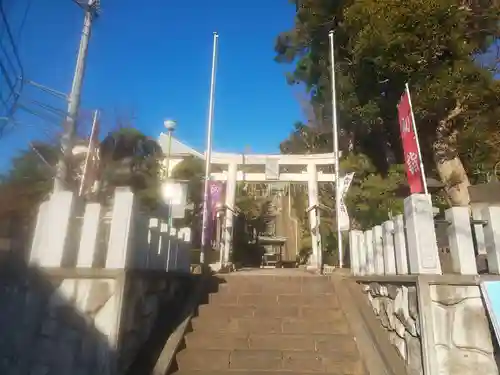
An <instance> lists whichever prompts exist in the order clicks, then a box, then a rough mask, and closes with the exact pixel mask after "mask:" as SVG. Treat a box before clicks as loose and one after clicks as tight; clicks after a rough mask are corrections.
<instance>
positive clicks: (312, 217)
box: [307, 164, 321, 268]
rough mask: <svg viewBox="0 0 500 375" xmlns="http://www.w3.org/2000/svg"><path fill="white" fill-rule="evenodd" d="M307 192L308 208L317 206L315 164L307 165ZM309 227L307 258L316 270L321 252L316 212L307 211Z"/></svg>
mask: <svg viewBox="0 0 500 375" xmlns="http://www.w3.org/2000/svg"><path fill="white" fill-rule="evenodd" d="M307 176H308V180H307V181H308V183H307V192H308V195H309V207H312V206H315V205H317V204H318V174H317V169H316V164H308V165H307ZM309 225H310V230H311V241H312V254H311V256H310V257H309V266H310V267H314V268H316V267H317V265H318V260H319V252H320V251H321V245H320V243H321V237H320V234H319V230H317V226H318V225H319V223H318V215H317V213H316V210H315V209H314V210H311V211H309Z"/></svg>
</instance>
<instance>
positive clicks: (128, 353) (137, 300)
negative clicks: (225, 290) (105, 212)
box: [0, 263, 193, 375]
mask: <svg viewBox="0 0 500 375" xmlns="http://www.w3.org/2000/svg"><path fill="white" fill-rule="evenodd" d="M192 285H193V283H192V279H191V278H190V277H189V276H188V275H186V274H184V275H176V274H173V273H167V272H154V271H141V272H124V271H123V270H116V271H112V270H105V269H100V270H99V269H97V270H96V269H94V270H92V269H88V270H77V269H69V270H64V269H54V270H50V271H46V272H42V271H40V270H39V269H36V268H32V267H29V268H28V267H25V266H22V265H18V264H16V266H12V265H10V266H7V267H2V264H1V263H0V332H1V335H0V374H2V375H14V374H15V375H44V374H72V375H73V374H74V375H116V374H122V373H124V371H125V370H126V369H127V368H128V367H129V366H130V364H131V363H132V362H133V361H134V359H135V358H136V356H137V354H138V353H139V350H140V349H141V346H142V345H143V344H144V343H145V342H146V340H147V339H148V337H149V336H150V335H151V333H152V330H153V327H154V325H155V323H156V322H157V318H158V315H159V313H161V314H162V317H163V316H164V314H165V309H168V311H169V312H170V314H168V315H172V314H171V313H172V312H174V315H175V311H178V310H180V307H181V306H182V304H183V303H184V300H185V296H187V295H188V294H189V291H190V288H191V287H192ZM162 309H163V310H162ZM174 310H175V311H174Z"/></svg>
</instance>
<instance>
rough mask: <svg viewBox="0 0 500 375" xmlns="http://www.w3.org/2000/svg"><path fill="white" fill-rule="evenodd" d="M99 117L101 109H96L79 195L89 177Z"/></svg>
mask: <svg viewBox="0 0 500 375" xmlns="http://www.w3.org/2000/svg"><path fill="white" fill-rule="evenodd" d="M98 119H99V111H98V110H95V111H94V117H93V119H92V130H91V131H90V139H89V146H88V148H87V154H86V155H85V164H84V165H83V174H82V181H80V189H79V191H78V196H81V195H82V193H83V187H84V185H85V178H86V177H87V166H88V164H89V159H90V153H91V147H92V142H93V141H94V136H95V128H96V124H97V121H98Z"/></svg>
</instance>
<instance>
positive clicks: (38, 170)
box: [0, 142, 59, 220]
mask: <svg viewBox="0 0 500 375" xmlns="http://www.w3.org/2000/svg"><path fill="white" fill-rule="evenodd" d="M58 154H59V153H58V148H57V147H56V146H54V145H50V144H46V143H41V142H35V143H33V145H32V147H30V148H29V149H27V150H23V151H21V152H20V153H19V154H18V155H17V156H15V157H14V158H13V159H12V162H11V168H10V170H9V171H8V172H7V173H6V174H5V175H4V176H3V178H2V181H1V183H0V202H1V203H0V207H1V209H0V216H1V217H3V218H5V217H16V218H18V219H19V220H31V219H32V218H33V217H34V215H35V214H36V212H37V210H38V204H39V203H40V202H41V201H42V200H43V199H45V197H47V195H48V194H49V193H50V191H51V189H52V186H53V176H54V167H55V165H56V162H57V159H58Z"/></svg>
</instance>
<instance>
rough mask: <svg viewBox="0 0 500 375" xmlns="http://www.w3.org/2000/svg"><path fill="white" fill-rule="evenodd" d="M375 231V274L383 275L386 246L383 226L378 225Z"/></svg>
mask: <svg viewBox="0 0 500 375" xmlns="http://www.w3.org/2000/svg"><path fill="white" fill-rule="evenodd" d="M372 232H373V238H372V241H373V257H374V261H375V274H377V275H383V274H384V273H385V271H384V247H383V244H382V226H381V225H376V226H374V227H373V229H372Z"/></svg>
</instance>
